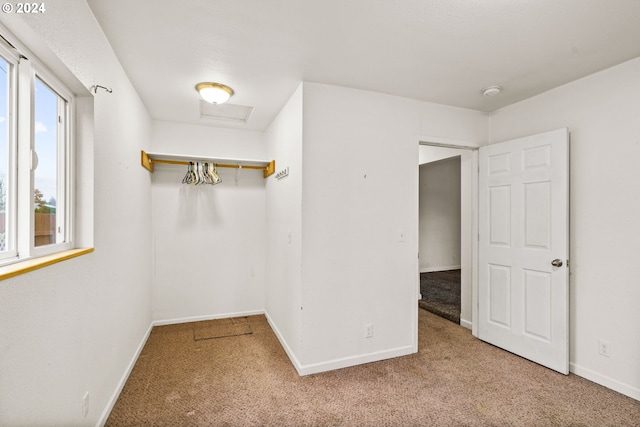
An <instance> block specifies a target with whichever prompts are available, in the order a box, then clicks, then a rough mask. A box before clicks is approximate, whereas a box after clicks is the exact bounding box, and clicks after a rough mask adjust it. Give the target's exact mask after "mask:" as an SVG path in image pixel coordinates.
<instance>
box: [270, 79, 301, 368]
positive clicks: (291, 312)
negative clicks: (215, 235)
mask: <svg viewBox="0 0 640 427" xmlns="http://www.w3.org/2000/svg"><path fill="white" fill-rule="evenodd" d="M302 88H303V86H302V84H301V85H300V86H299V87H298V88H297V90H296V91H295V92H294V93H293V95H292V96H291V98H290V99H289V101H288V102H287V104H286V105H285V106H284V108H283V109H282V111H281V112H280V113H279V114H278V117H276V119H275V120H274V121H273V123H271V125H270V126H269V129H268V130H267V131H266V133H265V140H266V143H267V146H268V153H269V156H270V158H273V159H275V160H276V171H282V170H283V169H285V168H287V167H288V168H289V175H288V176H287V177H285V178H283V179H281V180H278V179H276V178H275V176H273V175H272V176H271V177H269V178H268V179H267V206H266V224H267V239H266V251H267V253H266V260H267V261H266V263H267V265H266V278H267V281H266V304H265V309H266V313H267V316H268V319H269V322H270V323H271V326H272V328H273V330H274V331H275V332H276V334H277V335H278V338H279V339H280V342H281V343H282V345H283V347H284V348H285V350H286V351H287V354H288V355H289V357H290V358H291V360H292V362H293V363H294V365H295V366H296V367H297V366H299V364H300V362H299V361H298V357H299V355H300V346H301V342H302V324H301V316H302V313H301V306H302V168H303V165H302V128H303V121H302V99H303V89H302Z"/></svg>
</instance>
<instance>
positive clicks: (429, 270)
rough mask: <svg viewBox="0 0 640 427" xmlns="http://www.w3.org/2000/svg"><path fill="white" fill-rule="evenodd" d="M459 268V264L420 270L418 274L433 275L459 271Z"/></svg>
mask: <svg viewBox="0 0 640 427" xmlns="http://www.w3.org/2000/svg"><path fill="white" fill-rule="evenodd" d="M461 268H462V266H461V265H460V264H458V265H448V266H444V267H427V268H421V269H420V273H433V272H436V271H448V270H460V269H461Z"/></svg>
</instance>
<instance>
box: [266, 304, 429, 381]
mask: <svg viewBox="0 0 640 427" xmlns="http://www.w3.org/2000/svg"><path fill="white" fill-rule="evenodd" d="M265 316H266V317H267V321H268V322H269V325H270V326H271V329H272V330H273V332H274V334H275V335H276V337H277V338H278V341H280V345H281V346H282V348H283V349H284V351H285V353H287V356H288V357H289V360H290V361H291V364H293V367H294V368H295V369H296V371H297V372H298V375H300V376H305V375H311V374H317V373H320V372H326V371H333V370H335V369H342V368H348V367H351V366H357V365H362V364H364V363H371V362H378V361H380V360H385V359H391V358H394V357H400V356H407V355H409V354H414V353H417V352H418V349H417V347H416V346H415V345H413V344H412V345H408V346H404V347H397V348H392V349H388V350H382V351H376V352H373V353H368V354H361V355H357V356H349V357H343V358H339V359H333V360H329V361H326V362H320V363H312V364H310V365H303V364H301V363H300V361H299V360H298V358H297V357H296V356H295V354H294V353H293V351H292V350H291V348H290V347H289V345H288V344H287V341H286V340H285V339H284V337H283V335H282V334H281V333H280V331H279V330H278V328H277V327H276V325H275V324H274V323H273V321H272V320H271V317H269V314H268V313H267V314H265Z"/></svg>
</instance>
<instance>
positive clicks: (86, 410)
mask: <svg viewBox="0 0 640 427" xmlns="http://www.w3.org/2000/svg"><path fill="white" fill-rule="evenodd" d="M87 415H89V392H86V393H85V394H84V396H83V397H82V419H85V418H87Z"/></svg>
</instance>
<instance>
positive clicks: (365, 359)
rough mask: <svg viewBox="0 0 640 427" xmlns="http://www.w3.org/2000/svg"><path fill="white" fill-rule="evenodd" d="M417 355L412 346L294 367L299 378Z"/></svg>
mask: <svg viewBox="0 0 640 427" xmlns="http://www.w3.org/2000/svg"><path fill="white" fill-rule="evenodd" d="M414 353H417V350H416V349H415V348H414V346H413V345H407V346H404V347H397V348H392V349H388V350H381V351H376V352H373V353H368V354H361V355H357V356H349V357H343V358H339V359H333V360H329V361H327V362H320V363H312V364H310V365H303V366H300V367H298V366H296V370H297V371H298V374H300V375H301V376H304V375H311V374H317V373H320V372H326V371H333V370H335V369H342V368H348V367H351V366H357V365H362V364H364V363H371V362H378V361H380V360H386V359H392V358H394V357H400V356H407V355H409V354H414Z"/></svg>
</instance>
